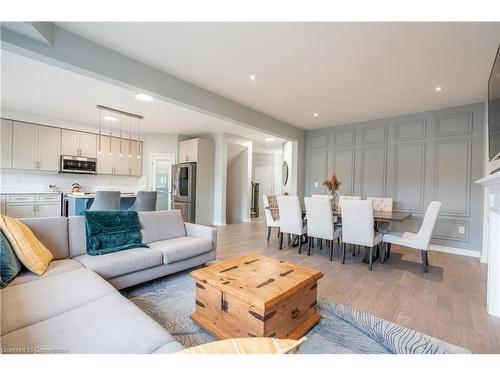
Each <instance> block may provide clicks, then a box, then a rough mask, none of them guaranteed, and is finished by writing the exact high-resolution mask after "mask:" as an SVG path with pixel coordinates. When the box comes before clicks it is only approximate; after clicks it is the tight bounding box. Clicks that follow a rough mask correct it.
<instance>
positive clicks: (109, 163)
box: [97, 136, 113, 174]
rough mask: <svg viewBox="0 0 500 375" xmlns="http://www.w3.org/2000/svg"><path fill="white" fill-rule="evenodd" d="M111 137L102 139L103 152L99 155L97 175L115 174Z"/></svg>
mask: <svg viewBox="0 0 500 375" xmlns="http://www.w3.org/2000/svg"><path fill="white" fill-rule="evenodd" d="M109 143H110V139H109V137H104V136H102V137H101V152H100V153H98V154H97V173H103V174H112V173H113V155H112V154H111V155H110V152H113V151H112V150H110V145H109Z"/></svg>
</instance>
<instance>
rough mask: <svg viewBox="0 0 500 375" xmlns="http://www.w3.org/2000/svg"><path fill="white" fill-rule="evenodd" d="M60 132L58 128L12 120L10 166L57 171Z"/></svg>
mask: <svg viewBox="0 0 500 375" xmlns="http://www.w3.org/2000/svg"><path fill="white" fill-rule="evenodd" d="M60 134H61V130H60V129H59V128H53V127H49V126H40V125H34V124H28V123H24V122H17V121H14V122H13V130H12V168H16V169H40V170H46V171H57V170H58V169H59V155H60Z"/></svg>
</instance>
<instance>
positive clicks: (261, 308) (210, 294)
mask: <svg viewBox="0 0 500 375" xmlns="http://www.w3.org/2000/svg"><path fill="white" fill-rule="evenodd" d="M191 275H192V276H193V278H194V279H195V280H196V310H195V312H194V314H193V315H192V316H191V318H192V319H193V320H194V321H195V322H197V323H198V324H200V325H201V326H203V327H204V328H205V329H207V330H208V331H210V332H211V333H213V334H214V335H216V336H217V337H218V338H221V339H226V338H236V337H249V336H250V337H251V336H257V337H276V338H283V339H285V338H291V339H298V338H300V337H302V336H303V335H304V334H305V333H306V332H307V331H308V330H309V329H310V328H311V327H312V326H313V325H314V324H316V323H317V322H318V320H319V319H320V318H321V317H320V316H319V314H318V312H317V308H316V300H317V282H318V280H319V279H320V278H321V277H323V274H322V273H321V272H319V271H316V270H312V269H309V268H305V267H301V266H298V265H296V264H292V263H287V262H284V261H279V260H276V259H272V258H269V257H266V256H264V255H260V254H250V255H246V256H243V257H240V258H237V259H233V260H230V261H226V262H222V263H219V264H216V265H213V266H210V267H207V268H203V269H199V270H196V271H193V272H192V273H191Z"/></svg>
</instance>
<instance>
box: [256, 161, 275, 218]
mask: <svg viewBox="0 0 500 375" xmlns="http://www.w3.org/2000/svg"><path fill="white" fill-rule="evenodd" d="M254 182H256V183H259V184H260V185H259V207H260V211H261V212H264V205H263V203H262V196H263V195H273V194H274V168H273V167H272V166H267V165H256V166H255V170H254Z"/></svg>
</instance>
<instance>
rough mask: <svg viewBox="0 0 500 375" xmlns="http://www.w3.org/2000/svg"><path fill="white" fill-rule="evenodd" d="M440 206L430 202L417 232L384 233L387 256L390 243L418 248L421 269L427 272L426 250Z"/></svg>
mask: <svg viewBox="0 0 500 375" xmlns="http://www.w3.org/2000/svg"><path fill="white" fill-rule="evenodd" d="M440 208H441V202H431V203H430V204H429V206H428V207H427V211H426V212H425V216H424V220H423V221H422V226H421V227H420V229H419V231H418V232H417V233H412V232H404V233H398V232H389V233H387V234H384V239H383V240H384V242H385V243H386V244H387V257H389V256H390V253H391V244H396V245H401V246H406V247H410V248H412V249H417V250H420V255H421V258H422V270H423V271H424V272H425V273H427V271H428V268H429V258H428V255H427V250H428V249H429V243H430V241H431V237H432V232H433V231H434V226H435V225H436V220H437V217H438V214H439V210H440Z"/></svg>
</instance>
